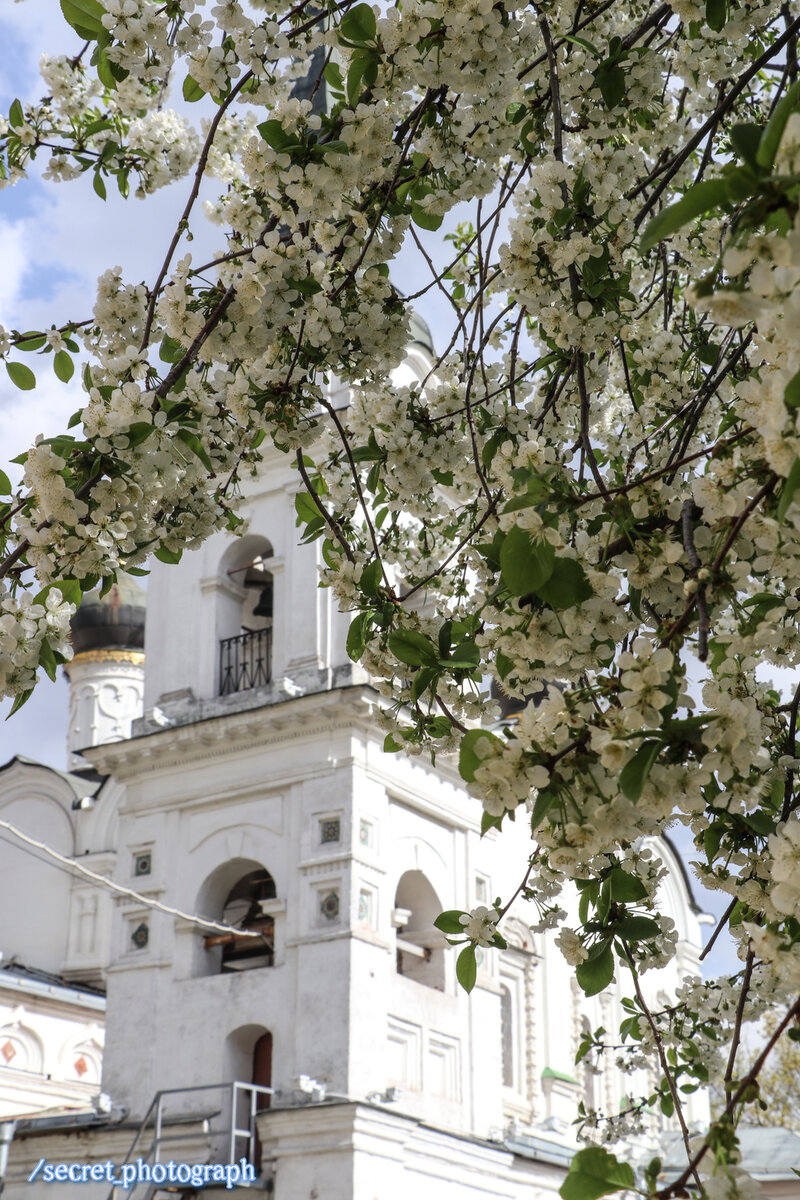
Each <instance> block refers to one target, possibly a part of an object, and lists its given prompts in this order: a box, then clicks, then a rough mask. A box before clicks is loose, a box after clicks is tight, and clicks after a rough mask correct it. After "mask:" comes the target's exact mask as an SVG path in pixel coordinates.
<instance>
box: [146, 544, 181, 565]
mask: <svg viewBox="0 0 800 1200" xmlns="http://www.w3.org/2000/svg"><path fill="white" fill-rule="evenodd" d="M153 553H154V554H155V556H156V558H157V559H158V561H159V562H163V563H169V564H170V566H174V565H175V564H176V563H179V562H180V561H181V555H182V554H183V550H170V549H169V548H168V547H167V546H159V547H158V549H157V550H154V551H153Z"/></svg>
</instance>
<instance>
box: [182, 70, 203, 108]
mask: <svg viewBox="0 0 800 1200" xmlns="http://www.w3.org/2000/svg"><path fill="white" fill-rule="evenodd" d="M205 94H206V93H205V89H204V88H201V87H200V84H199V83H198V82H197V80H196V79H195V78H194V76H192V75H187V76H186V78H185V79H184V81H183V98H184V100H185V101H186V103H187V104H195V103H196V102H197V101H198V100H202V98H203V96H205Z"/></svg>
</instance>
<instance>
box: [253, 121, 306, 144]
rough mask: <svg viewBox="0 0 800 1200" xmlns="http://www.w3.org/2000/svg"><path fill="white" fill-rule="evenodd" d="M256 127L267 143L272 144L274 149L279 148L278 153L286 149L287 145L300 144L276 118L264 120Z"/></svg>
mask: <svg viewBox="0 0 800 1200" xmlns="http://www.w3.org/2000/svg"><path fill="white" fill-rule="evenodd" d="M256 128H257V129H258V132H259V133H260V134H261V136H262V138H263V139H264V141H265V142H266V143H267V145H268V146H271V147H272V149H273V150H277V151H278V153H281V151H283V150H285V149H286V148H287V146H297V145H299V143H298V141H297V138H296V137H293V136H290V135H289V134H288V133H287V132H286V130H285V129H284V128H283V126H282V125H281V123H280V121H278V120H275V119H274V118H273V119H272V120H270V121H262V122H261V124H260V125H258V126H256Z"/></svg>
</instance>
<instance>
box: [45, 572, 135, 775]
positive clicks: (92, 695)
mask: <svg viewBox="0 0 800 1200" xmlns="http://www.w3.org/2000/svg"><path fill="white" fill-rule="evenodd" d="M145 604H146V593H145V591H144V589H143V588H141V587H139V585H138V584H137V583H136V582H135V581H134V580H133V579H132V578H131V577H130V576H129V575H122V574H120V576H119V580H118V582H116V583H113V584H112V585H111V588H110V590H109V591H108V592H107V593H106V595H105V596H103V597H101V596H100V588H96V589H95V591H93V592H89V593H88V594H87V595H86V596H84V598H83V600H82V602H81V605H80V608H79V609H78V611H77V612H76V613H75V615H74V617H73V618H72V623H71V624H72V645H73V649H74V651H75V654H74V657H73V659H72V661H71V662H69V663H67V665H66V666H65V668H64V673H65V675H66V676H67V678H68V679H69V683H70V706H69V729H68V733H67V750H68V763H67V765H68V768H69V770H71V771H75V770H81V769H82V768H86V767H88V765H89V764H88V763H87V761H86V759H85V758H83V756H82V755H81V753H80V751H81V750H84V749H88V747H90V746H101V745H105V744H106V743H107V742H121V741H124V740H125V739H126V738H129V737H130V736H131V724H132V722H133V721H135V720H136V718H137V717H140V716H141V715H142V698H143V695H144V625H145Z"/></svg>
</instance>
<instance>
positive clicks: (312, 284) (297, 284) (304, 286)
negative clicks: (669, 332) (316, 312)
mask: <svg viewBox="0 0 800 1200" xmlns="http://www.w3.org/2000/svg"><path fill="white" fill-rule="evenodd" d="M290 282H291V285H292V287H293V288H295V290H296V291H298V292H299V293H300V295H301V296H316V295H317V293H318V292H321V291H322V284H321V283H320V282H319V280H318V279H315V278H314V276H313V275H304V276H303V278H302V279H294V278H293V279H291V280H290Z"/></svg>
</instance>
